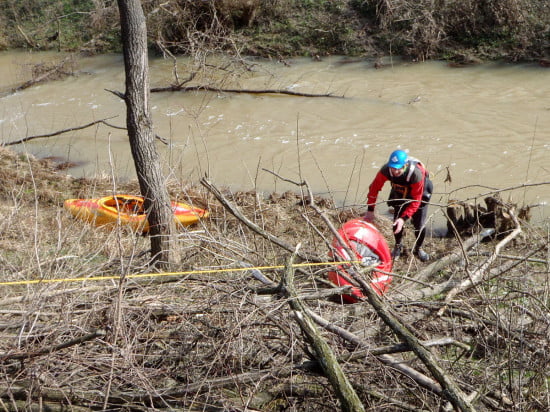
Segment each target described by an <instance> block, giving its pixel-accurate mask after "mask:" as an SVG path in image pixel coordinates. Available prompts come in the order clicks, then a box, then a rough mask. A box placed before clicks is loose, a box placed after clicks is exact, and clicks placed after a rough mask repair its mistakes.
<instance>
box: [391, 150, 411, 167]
mask: <svg viewBox="0 0 550 412" xmlns="http://www.w3.org/2000/svg"><path fill="white" fill-rule="evenodd" d="M408 159H409V156H408V155H407V153H406V152H404V151H403V150H395V151H393V152H392V154H391V155H390V159H389V160H388V166H389V167H393V168H394V169H402V168H403V167H405V164H406V163H407V160H408Z"/></svg>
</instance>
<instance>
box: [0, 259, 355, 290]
mask: <svg viewBox="0 0 550 412" xmlns="http://www.w3.org/2000/svg"><path fill="white" fill-rule="evenodd" d="M350 263H360V262H359V261H343V262H317V263H295V264H293V265H292V267H308V266H328V265H342V264H350ZM284 268H285V266H284V265H275V266H252V267H237V268H227V269H211V270H208V269H207V270H188V271H185V272H162V273H134V274H130V275H126V276H125V278H126V279H138V278H148V277H160V276H182V275H193V274H205V273H224V272H238V271H245V270H253V269H257V270H271V269H284ZM120 278H121V276H120V275H118V276H117V275H111V276H91V277H87V278H84V277H80V278H61V279H34V280H17V281H11V282H0V286H14V285H32V284H38V283H64V282H83V281H89V280H94V281H95V280H116V279H120Z"/></svg>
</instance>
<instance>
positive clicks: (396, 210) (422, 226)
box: [388, 179, 433, 250]
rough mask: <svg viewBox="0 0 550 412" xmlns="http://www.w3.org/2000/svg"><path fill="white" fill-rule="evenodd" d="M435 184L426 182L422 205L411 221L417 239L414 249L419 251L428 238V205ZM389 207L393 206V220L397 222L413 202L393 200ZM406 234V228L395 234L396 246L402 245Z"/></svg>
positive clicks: (427, 180) (429, 181)
mask: <svg viewBox="0 0 550 412" xmlns="http://www.w3.org/2000/svg"><path fill="white" fill-rule="evenodd" d="M432 192H433V183H432V181H431V180H430V179H426V181H425V182H424V194H423V195H422V203H421V204H420V207H419V208H418V210H417V211H416V212H415V213H414V215H412V218H411V221H412V224H413V226H414V236H415V237H416V241H415V245H414V249H415V250H418V249H420V248H421V247H422V244H423V243H424V238H425V237H426V219H427V218H428V203H429V201H430V198H431V197H432ZM391 197H392V195H391V194H390V201H389V202H388V205H390V206H393V220H394V221H395V220H396V219H397V218H398V217H399V216H401V214H402V213H403V212H404V211H405V209H406V208H407V206H408V205H409V203H410V202H411V200H409V199H391ZM404 234H405V227H404V226H403V229H401V232H399V233H394V235H393V236H394V238H395V244H396V245H397V244H401V240H402V239H403V236H404Z"/></svg>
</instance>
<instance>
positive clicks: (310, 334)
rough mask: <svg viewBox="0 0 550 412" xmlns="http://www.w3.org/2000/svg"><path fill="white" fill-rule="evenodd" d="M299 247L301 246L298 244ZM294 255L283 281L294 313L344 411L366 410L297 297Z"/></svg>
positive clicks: (282, 284)
mask: <svg viewBox="0 0 550 412" xmlns="http://www.w3.org/2000/svg"><path fill="white" fill-rule="evenodd" d="M298 247H299V246H298ZM293 261H294V255H292V257H291V258H290V259H289V262H288V264H287V268H286V270H285V274H284V276H283V279H282V281H281V286H282V287H283V290H284V291H285V294H286V297H287V298H288V303H289V304H290V307H291V308H292V310H293V311H294V315H295V317H296V320H297V322H298V324H299V325H300V329H302V332H304V334H305V336H306V338H307V340H308V341H309V343H310V344H311V346H312V347H313V351H314V353H315V357H316V358H317V361H318V362H319V363H320V365H321V368H322V369H323V371H324V373H325V375H326V376H327V378H328V380H329V381H330V383H331V385H332V387H333V389H334V391H335V392H336V396H337V397H338V399H339V400H340V403H341V406H342V410H343V411H364V410H365V408H364V407H363V404H362V403H361V400H360V399H359V396H358V395H357V392H355V389H354V388H353V386H352V385H351V383H350V382H349V380H348V378H347V376H346V375H345V374H344V371H343V370H342V368H341V366H340V364H339V363H338V360H337V359H336V356H335V355H334V352H332V349H331V348H330V346H329V345H328V344H327V342H326V341H325V340H324V339H323V337H322V336H321V334H320V333H319V330H318V329H317V328H316V327H315V324H314V323H313V321H312V320H311V318H310V317H309V315H308V312H307V309H306V308H305V306H304V304H303V303H302V301H301V300H300V299H299V298H298V297H297V293H296V289H295V287H294V267H293V265H292V264H293Z"/></svg>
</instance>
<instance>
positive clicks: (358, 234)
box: [328, 219, 392, 303]
mask: <svg viewBox="0 0 550 412" xmlns="http://www.w3.org/2000/svg"><path fill="white" fill-rule="evenodd" d="M338 234H339V235H340V236H341V237H342V239H343V240H344V242H345V243H346V246H347V247H348V248H349V249H351V250H352V251H353V252H354V253H355V256H353V257H350V256H349V255H348V253H347V252H346V250H345V248H344V247H343V246H342V244H341V243H340V242H339V241H338V239H337V238H336V237H335V238H334V239H333V241H332V247H333V248H334V253H332V252H331V253H329V255H330V257H331V258H333V259H340V260H360V261H362V262H363V264H365V265H370V264H373V263H374V264H376V263H378V265H377V266H376V269H380V270H383V271H384V272H391V269H392V258H391V253H390V248H389V247H388V244H387V242H386V239H385V238H384V236H382V234H381V233H380V232H379V231H378V229H377V228H376V226H374V225H373V224H372V223H369V222H366V221H364V220H361V219H354V220H350V221H349V222H346V223H345V224H344V225H342V227H341V228H340V230H339V231H338ZM349 268H350V265H340V266H338V270H337V271H331V272H329V273H328V278H329V280H330V281H331V282H332V283H334V284H335V285H338V286H346V285H350V284H351V283H350V282H349V281H348V280H346V279H345V277H348V278H351V276H350V275H349V273H348V272H347V270H349ZM391 281H392V276H391V275H388V274H386V273H380V272H377V271H376V270H374V271H372V272H371V273H370V285H371V287H372V288H373V289H374V291H375V292H376V293H378V294H379V295H382V294H384V293H385V292H386V291H387V290H388V288H389V286H390V283H391ZM363 297H364V295H363V293H362V292H361V290H360V289H359V288H357V287H355V286H354V287H353V289H352V294H351V295H342V299H343V300H344V302H347V303H355V302H357V301H358V298H363Z"/></svg>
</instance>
